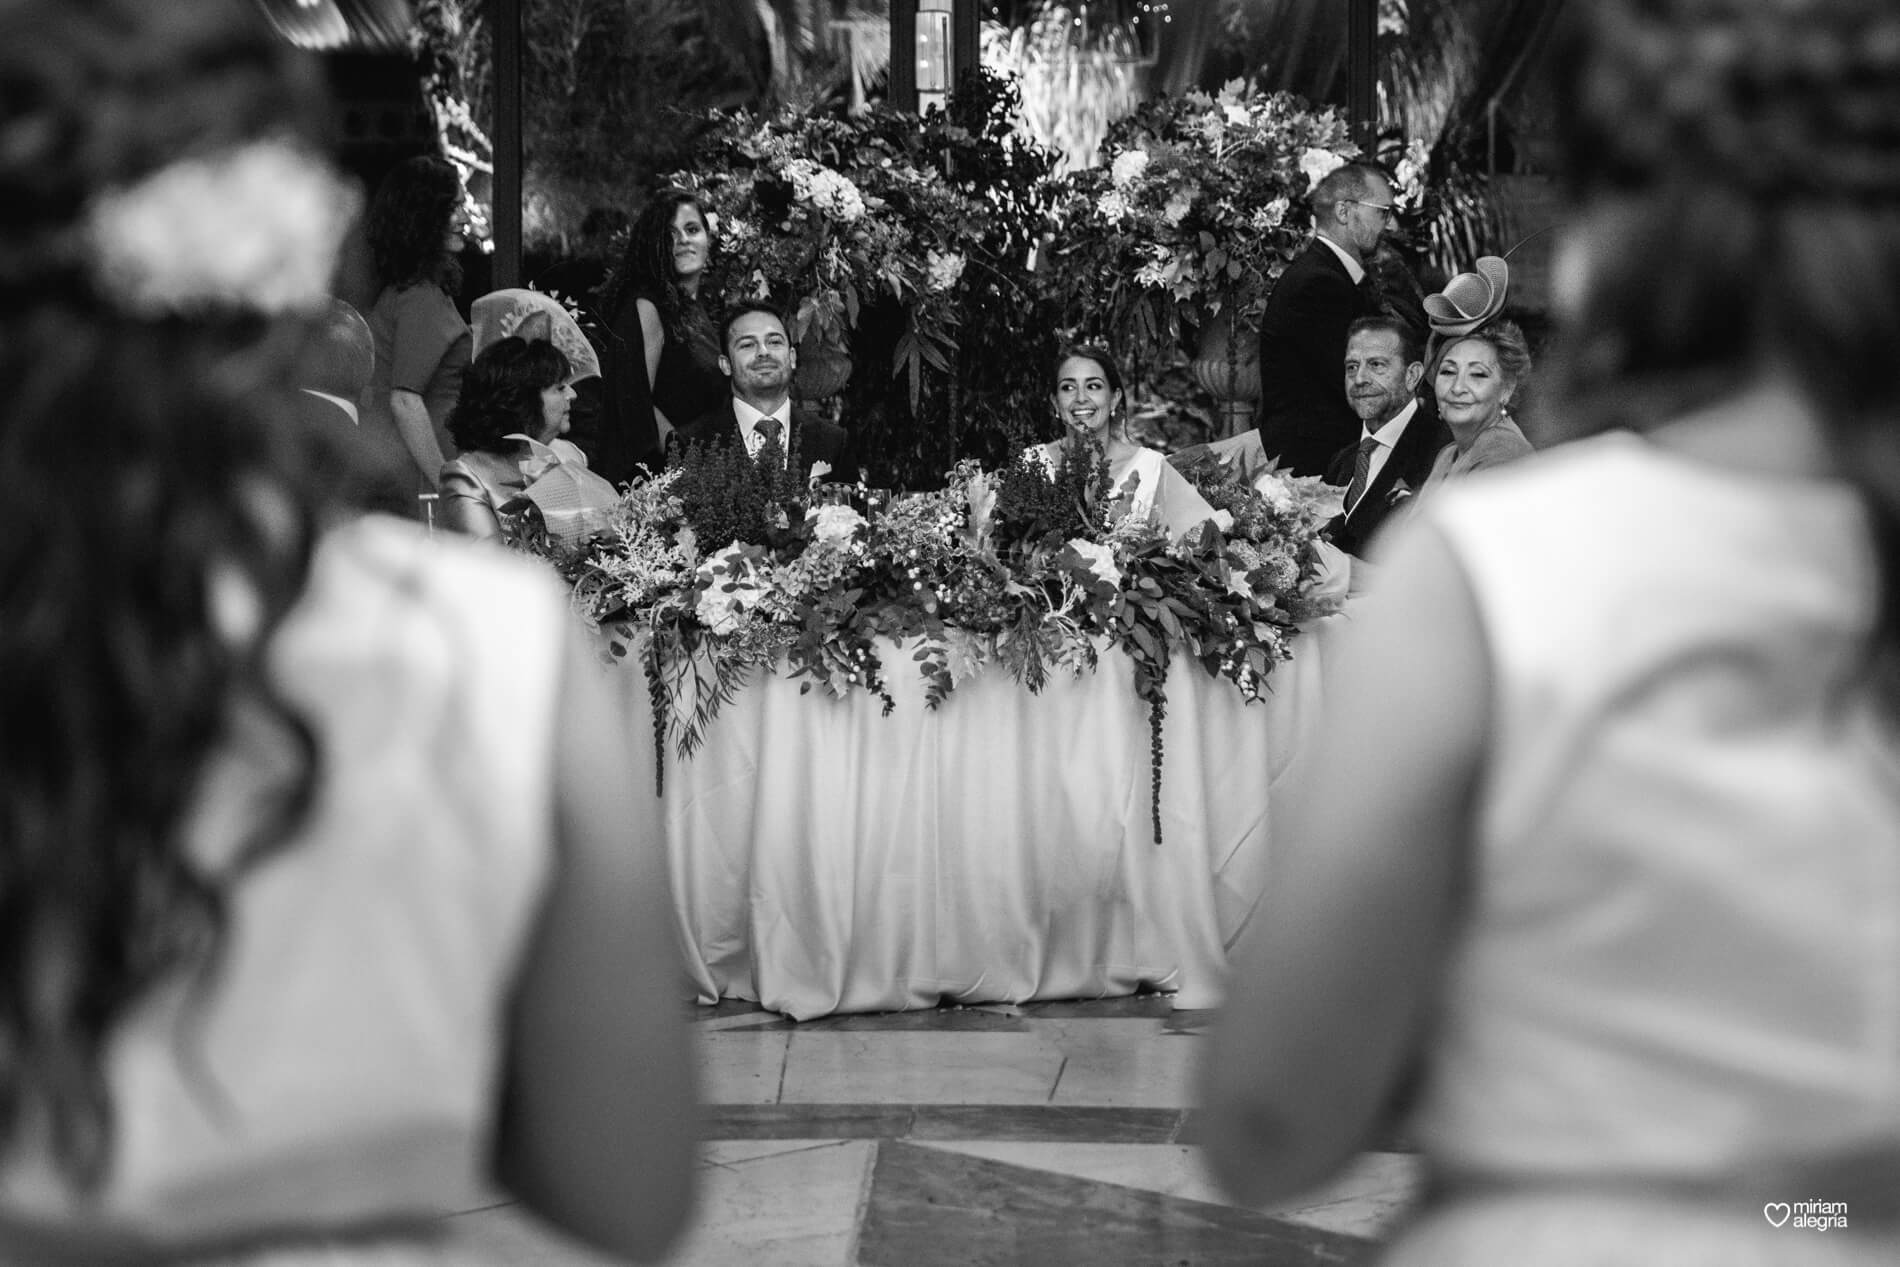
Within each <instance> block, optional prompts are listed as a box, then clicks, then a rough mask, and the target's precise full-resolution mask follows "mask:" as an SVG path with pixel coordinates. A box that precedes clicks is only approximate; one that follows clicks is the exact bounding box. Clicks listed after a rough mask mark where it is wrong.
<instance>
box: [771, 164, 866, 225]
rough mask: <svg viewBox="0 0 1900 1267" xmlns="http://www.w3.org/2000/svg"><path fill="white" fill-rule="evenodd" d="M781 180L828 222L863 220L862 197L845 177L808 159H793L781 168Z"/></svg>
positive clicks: (794, 194)
mask: <svg viewBox="0 0 1900 1267" xmlns="http://www.w3.org/2000/svg"><path fill="white" fill-rule="evenodd" d="M784 171H785V177H786V179H787V180H789V181H791V182H792V194H793V196H794V197H796V198H797V199H798V201H800V202H803V203H809V204H810V205H811V206H813V207H816V208H817V209H818V210H819V211H820V212H822V213H824V214H825V215H827V216H829V217H830V218H831V219H833V220H836V221H839V222H840V223H843V224H850V223H852V222H853V221H856V220H860V219H862V218H863V217H864V210H865V208H864V195H863V194H862V193H861V192H860V191H859V190H858V187H857V185H856V184H854V183H852V180H851V178H850V177H849V176H845V175H843V174H841V173H839V172H834V171H832V170H831V169H830V168H829V167H826V166H824V165H823V164H821V163H815V162H813V161H812V160H811V159H809V158H794V159H792V160H790V161H789V162H787V163H786V164H785V168H784Z"/></svg>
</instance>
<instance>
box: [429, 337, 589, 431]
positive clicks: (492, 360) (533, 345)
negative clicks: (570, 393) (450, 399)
mask: <svg viewBox="0 0 1900 1267" xmlns="http://www.w3.org/2000/svg"><path fill="white" fill-rule="evenodd" d="M571 372H572V370H571V367H570V366H569V364H568V360H567V355H566V354H565V353H563V352H562V351H561V349H559V348H557V347H555V346H554V345H553V344H552V343H549V342H548V341H546V340H545V339H533V340H529V339H523V338H521V337H520V336H518V335H512V334H511V335H509V336H508V337H507V338H505V339H497V340H496V341H495V342H494V343H493V344H492V345H491V346H489V347H486V348H484V349H482V353H481V355H480V356H477V357H476V358H475V359H474V361H472V362H471V363H470V364H469V367H468V370H467V371H466V372H465V373H464V374H463V375H462V394H461V395H460V396H459V397H457V398H456V401H455V408H454V409H452V410H450V411H449V424H448V425H449V435H451V436H452V437H454V439H455V445H456V447H457V448H459V449H461V450H462V451H463V452H465V453H466V452H468V451H470V450H478V451H481V452H486V453H507V452H509V451H511V450H512V449H513V448H514V441H512V440H509V439H507V438H506V437H507V436H510V435H514V434H516V433H517V432H518V433H520V434H523V435H529V436H533V435H538V434H539V433H540V431H541V428H542V426H543V425H544V418H545V416H544V414H543V413H542V408H541V393H542V392H544V391H546V390H547V389H548V388H550V387H553V386H555V385H556V384H559V383H565V382H566V381H567V376H568V374H569V373H571Z"/></svg>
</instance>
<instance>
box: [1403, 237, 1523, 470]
mask: <svg viewBox="0 0 1900 1267" xmlns="http://www.w3.org/2000/svg"><path fill="white" fill-rule="evenodd" d="M1510 280H1511V274H1510V267H1509V266H1508V265H1507V264H1506V263H1505V262H1504V261H1503V260H1502V259H1500V258H1499V257H1497V256H1495V255H1486V256H1484V257H1482V258H1480V259H1479V260H1478V262H1477V266H1476V269H1475V271H1473V272H1469V273H1460V274H1458V276H1456V277H1454V278H1452V279H1451V281H1450V282H1448V283H1446V285H1445V289H1444V290H1442V291H1440V292H1439V293H1438V294H1436V295H1428V296H1426V298H1425V315H1426V319H1427V320H1428V321H1429V323H1430V324H1431V328H1432V338H1431V345H1430V348H1429V349H1428V351H1427V352H1426V354H1425V367H1426V371H1425V372H1426V377H1427V380H1428V381H1429V382H1430V383H1431V387H1432V394H1433V397H1434V399H1435V400H1436V402H1437V405H1438V416H1439V419H1440V420H1441V421H1443V422H1444V424H1445V428H1446V430H1448V431H1449V432H1451V443H1450V444H1448V445H1446V446H1445V447H1444V448H1443V449H1441V450H1439V453H1438V457H1437V459H1436V460H1435V461H1434V462H1433V463H1432V469H1431V473H1430V474H1429V475H1427V476H1426V479H1425V483H1424V484H1423V485H1422V486H1420V488H1419V493H1420V495H1421V496H1422V495H1424V494H1426V493H1427V492H1429V491H1430V490H1432V489H1435V488H1437V487H1438V486H1440V485H1442V484H1443V483H1444V482H1445V481H1446V480H1450V479H1457V478H1459V477H1461V476H1464V475H1469V474H1470V473H1471V472H1473V471H1481V470H1484V469H1486V468H1488V467H1495V466H1503V465H1504V464H1505V463H1507V462H1514V461H1516V460H1517V459H1519V458H1522V457H1526V456H1528V455H1529V454H1530V453H1531V451H1532V450H1531V442H1530V441H1529V440H1527V439H1525V437H1524V432H1523V431H1522V430H1521V429H1520V428H1519V427H1518V425H1517V420H1516V419H1514V418H1513V417H1512V416H1511V414H1510V407H1511V406H1512V404H1513V403H1515V402H1517V401H1518V400H1520V399H1522V396H1523V393H1524V391H1525V389H1526V388H1528V386H1529V385H1530V374H1531V353H1530V345H1529V344H1528V343H1527V342H1526V341H1525V338H1524V332H1523V331H1522V330H1520V329H1518V327H1517V323H1516V322H1514V321H1507V320H1505V319H1504V318H1503V317H1501V316H1499V314H1500V313H1501V312H1503V310H1504V301H1505V296H1506V295H1507V294H1508V292H1509V290H1510Z"/></svg>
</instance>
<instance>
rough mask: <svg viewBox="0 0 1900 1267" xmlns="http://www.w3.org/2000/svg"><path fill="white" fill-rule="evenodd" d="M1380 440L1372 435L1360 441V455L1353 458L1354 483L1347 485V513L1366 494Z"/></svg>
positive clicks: (1349, 512) (1350, 511)
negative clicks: (1374, 455)
mask: <svg viewBox="0 0 1900 1267" xmlns="http://www.w3.org/2000/svg"><path fill="white" fill-rule="evenodd" d="M1378 449H1379V442H1378V441H1377V440H1375V439H1373V438H1372V437H1371V436H1367V437H1366V438H1365V439H1363V440H1361V441H1360V442H1359V455H1358V456H1357V457H1355V458H1353V460H1352V483H1350V484H1348V485H1347V486H1346V513H1347V514H1349V515H1350V514H1351V513H1352V508H1353V507H1354V506H1357V505H1358V504H1359V499H1360V498H1361V497H1364V496H1365V495H1366V480H1367V479H1368V478H1369V477H1370V476H1371V474H1372V455H1373V454H1374V453H1376V452H1378Z"/></svg>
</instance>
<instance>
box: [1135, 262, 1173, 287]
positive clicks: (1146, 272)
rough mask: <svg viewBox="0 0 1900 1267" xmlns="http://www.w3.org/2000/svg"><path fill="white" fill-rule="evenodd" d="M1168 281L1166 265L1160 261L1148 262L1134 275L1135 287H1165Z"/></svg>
mask: <svg viewBox="0 0 1900 1267" xmlns="http://www.w3.org/2000/svg"><path fill="white" fill-rule="evenodd" d="M1170 281H1171V279H1170V278H1169V276H1168V263H1167V262H1165V261H1162V260H1149V261H1148V262H1147V263H1146V264H1143V265H1142V266H1141V268H1140V270H1139V271H1137V272H1136V274H1135V285H1137V286H1166V285H1168V284H1170Z"/></svg>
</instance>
